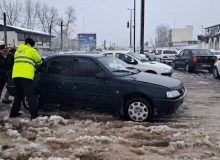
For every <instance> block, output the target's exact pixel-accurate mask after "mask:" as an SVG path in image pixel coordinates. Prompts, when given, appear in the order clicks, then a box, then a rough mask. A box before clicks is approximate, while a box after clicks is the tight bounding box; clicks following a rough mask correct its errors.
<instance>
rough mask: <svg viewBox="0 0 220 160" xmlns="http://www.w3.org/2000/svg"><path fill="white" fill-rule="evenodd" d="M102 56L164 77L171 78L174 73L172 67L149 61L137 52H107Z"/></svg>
mask: <svg viewBox="0 0 220 160" xmlns="http://www.w3.org/2000/svg"><path fill="white" fill-rule="evenodd" d="M102 54H103V55H106V56H115V57H117V58H119V59H121V60H122V61H124V62H125V63H127V64H128V65H129V66H130V67H133V68H137V69H139V70H141V71H144V72H148V73H154V74H160V75H164V76H171V75H172V73H173V68H172V67H171V66H168V65H166V64H163V63H160V62H156V61H149V60H148V59H146V58H144V57H142V56H140V54H139V53H136V52H129V51H106V52H103V53H102Z"/></svg>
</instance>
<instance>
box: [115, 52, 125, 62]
mask: <svg viewBox="0 0 220 160" xmlns="http://www.w3.org/2000/svg"><path fill="white" fill-rule="evenodd" d="M115 57H117V58H119V59H120V60H122V61H124V62H126V57H125V54H122V53H116V54H115Z"/></svg>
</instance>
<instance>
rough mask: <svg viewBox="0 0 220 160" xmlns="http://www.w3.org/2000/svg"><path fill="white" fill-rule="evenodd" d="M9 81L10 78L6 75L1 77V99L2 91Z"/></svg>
mask: <svg viewBox="0 0 220 160" xmlns="http://www.w3.org/2000/svg"><path fill="white" fill-rule="evenodd" d="M7 80H8V77H7V76H5V75H0V98H1V95H2V91H3V89H4V86H5V84H6V82H7Z"/></svg>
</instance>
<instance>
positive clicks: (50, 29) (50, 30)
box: [49, 25, 52, 49]
mask: <svg viewBox="0 0 220 160" xmlns="http://www.w3.org/2000/svg"><path fill="white" fill-rule="evenodd" d="M51 32H52V26H51V25H50V28H49V34H50V38H49V48H50V49H51Z"/></svg>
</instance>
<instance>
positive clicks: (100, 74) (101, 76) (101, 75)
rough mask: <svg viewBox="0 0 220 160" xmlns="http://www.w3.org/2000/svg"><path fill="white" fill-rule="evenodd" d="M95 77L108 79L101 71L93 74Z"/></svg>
mask: <svg viewBox="0 0 220 160" xmlns="http://www.w3.org/2000/svg"><path fill="white" fill-rule="evenodd" d="M95 78H96V79H104V80H107V79H108V76H107V75H106V74H105V73H104V72H101V73H97V74H96V75H95Z"/></svg>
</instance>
